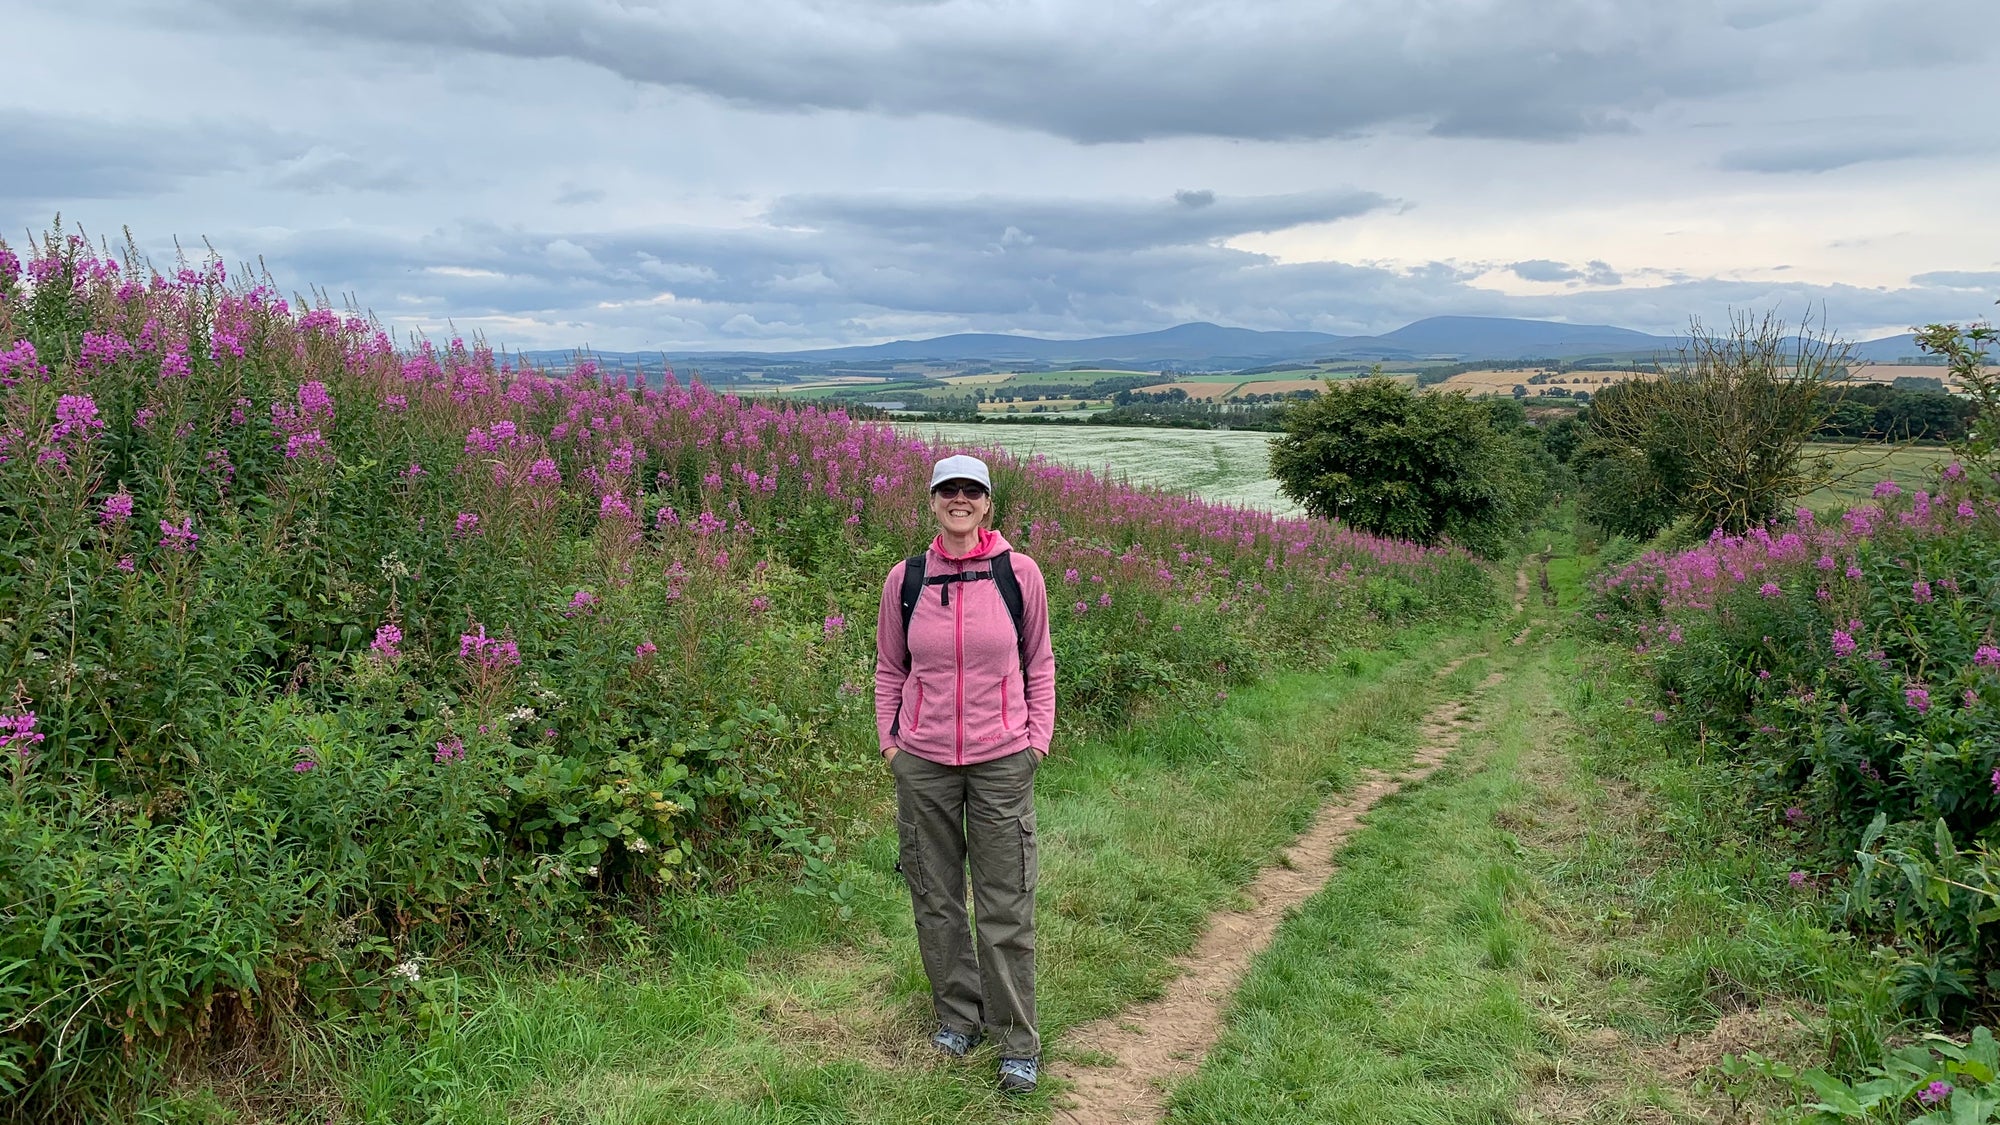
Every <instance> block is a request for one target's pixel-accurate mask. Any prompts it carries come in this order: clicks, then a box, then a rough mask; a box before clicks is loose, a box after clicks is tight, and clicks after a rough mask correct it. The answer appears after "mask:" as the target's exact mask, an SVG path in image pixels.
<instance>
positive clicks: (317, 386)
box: [299, 379, 333, 420]
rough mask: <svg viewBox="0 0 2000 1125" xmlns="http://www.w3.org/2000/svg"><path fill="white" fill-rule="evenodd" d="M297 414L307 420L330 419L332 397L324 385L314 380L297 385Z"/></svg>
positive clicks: (331, 415)
mask: <svg viewBox="0 0 2000 1125" xmlns="http://www.w3.org/2000/svg"><path fill="white" fill-rule="evenodd" d="M299 413H300V414H302V415H304V416H305V417H307V418H321V419H328V420H330V419H332V417H333V395H332V393H331V392H329V391H328V390H327V389H326V384H325V383H322V382H319V381H318V380H316V379H315V380H312V381H309V382H305V383H300V384H299Z"/></svg>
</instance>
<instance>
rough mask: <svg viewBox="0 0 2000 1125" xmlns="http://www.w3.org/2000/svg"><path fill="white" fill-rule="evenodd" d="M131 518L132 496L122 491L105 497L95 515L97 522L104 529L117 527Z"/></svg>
mask: <svg viewBox="0 0 2000 1125" xmlns="http://www.w3.org/2000/svg"><path fill="white" fill-rule="evenodd" d="M131 518H132V494H131V493H129V492H126V491H124V490H123V489H120V490H119V491H117V492H114V493H112V494H111V495H109V496H107V497H105V498H104V505H103V507H101V508H99V509H98V513H97V522H98V523H99V524H102V525H103V526H105V527H117V526H118V525H119V524H122V523H124V522H125V521H126V520H129V519H131Z"/></svg>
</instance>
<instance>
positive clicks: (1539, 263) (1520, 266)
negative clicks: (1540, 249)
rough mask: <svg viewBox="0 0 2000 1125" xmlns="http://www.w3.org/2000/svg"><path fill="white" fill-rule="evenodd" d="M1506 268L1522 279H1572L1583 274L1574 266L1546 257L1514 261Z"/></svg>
mask: <svg viewBox="0 0 2000 1125" xmlns="http://www.w3.org/2000/svg"><path fill="white" fill-rule="evenodd" d="M1507 268H1508V269H1509V270H1511V271H1512V272H1513V274H1514V276H1515V277H1518V278H1520V279H1521V280H1523V281H1574V280H1575V279H1577V278H1579V277H1582V276H1583V273H1582V271H1580V270H1578V269H1576V268H1575V267H1573V266H1570V265H1567V264H1565V263H1563V262H1552V261H1550V260H1549V259H1547V258H1533V259H1530V260H1528V261H1525V262H1515V263H1514V264H1513V265H1511V266H1508V267H1507Z"/></svg>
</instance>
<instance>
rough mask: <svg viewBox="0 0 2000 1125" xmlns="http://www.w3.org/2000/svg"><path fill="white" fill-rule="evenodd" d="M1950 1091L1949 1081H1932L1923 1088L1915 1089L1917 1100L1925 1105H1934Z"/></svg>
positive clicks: (1948, 1094)
mask: <svg viewBox="0 0 2000 1125" xmlns="http://www.w3.org/2000/svg"><path fill="white" fill-rule="evenodd" d="M1951 1091H1952V1085H1951V1083H1949V1082H1945V1081H1937V1082H1933V1083H1931V1084H1930V1085H1928V1086H1926V1087H1924V1088H1923V1089H1921V1090H1919V1091H1917V1100H1918V1101H1920V1102H1922V1103H1924V1104H1925V1105H1936V1104H1938V1103H1939V1102H1941V1101H1943V1100H1945V1099H1946V1098H1948V1097H1950V1096H1951Z"/></svg>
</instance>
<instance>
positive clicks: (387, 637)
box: [368, 621, 403, 660]
mask: <svg viewBox="0 0 2000 1125" xmlns="http://www.w3.org/2000/svg"><path fill="white" fill-rule="evenodd" d="M402 643H403V630H402V628H401V627H399V626H398V625H397V624H396V623H395V622H393V621H392V622H389V623H388V624H386V625H383V626H382V627H380V628H378V629H376V630H375V640H374V642H373V643H371V644H370V645H369V646H368V651H369V652H371V653H373V654H374V655H375V657H376V658H377V659H379V660H394V659H396V658H397V657H399V656H401V655H403V654H402V653H401V652H399V651H397V649H396V646H397V645H399V644H402Z"/></svg>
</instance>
